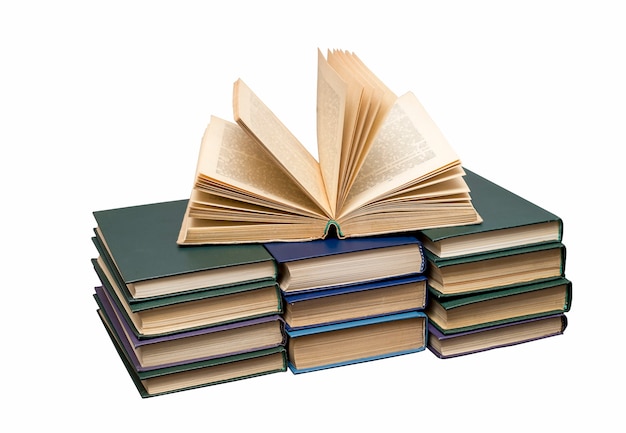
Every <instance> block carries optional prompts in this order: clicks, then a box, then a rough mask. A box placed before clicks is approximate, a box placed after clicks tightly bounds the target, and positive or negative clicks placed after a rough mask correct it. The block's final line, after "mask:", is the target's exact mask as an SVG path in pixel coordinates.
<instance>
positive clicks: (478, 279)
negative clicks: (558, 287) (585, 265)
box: [424, 242, 565, 297]
mask: <svg viewBox="0 0 626 433" xmlns="http://www.w3.org/2000/svg"><path fill="white" fill-rule="evenodd" d="M424 253H425V256H426V258H427V260H428V266H427V278H428V285H429V289H430V290H431V292H432V293H433V294H434V295H435V296H438V297H443V296H458V295H464V294H469V293H475V292H481V291H487V290H495V289H500V288H506V287H510V286H514V285H518V284H523V283H530V282H534V281H541V280H548V279H551V278H556V277H563V276H564V275H565V245H563V244H562V243H560V242H552V243H542V244H534V245H529V246H524V247H519V248H510V249H506V250H497V251H490V252H486V253H480V254H473V255H467V256H460V257H451V258H441V257H438V256H436V255H435V254H433V253H431V252H430V251H429V250H425V252H424Z"/></svg>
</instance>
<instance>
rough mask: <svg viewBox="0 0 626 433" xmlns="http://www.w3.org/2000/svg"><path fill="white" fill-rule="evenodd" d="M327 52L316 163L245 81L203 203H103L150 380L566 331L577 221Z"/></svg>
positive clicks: (103, 224) (135, 346)
mask: <svg viewBox="0 0 626 433" xmlns="http://www.w3.org/2000/svg"><path fill="white" fill-rule="evenodd" d="M327 54H328V55H327V58H324V56H323V55H322V53H321V52H318V83H317V86H318V87H317V88H318V94H317V107H318V110H317V138H318V140H317V145H318V149H317V150H318V155H319V162H318V160H317V159H315V158H314V157H313V156H312V155H311V154H310V153H309V152H308V151H307V149H306V148H305V147H304V146H303V145H302V144H301V143H300V141H298V139H297V138H296V137H295V136H294V135H293V134H292V133H291V132H290V131H289V130H288V129H287V128H286V127H285V125H283V124H282V123H281V121H280V120H279V119H278V118H277V117H276V116H275V115H274V113H273V112H272V111H271V110H270V109H269V107H267V106H266V105H265V104H264V103H263V101H262V100H261V98H259V97H258V96H257V95H256V94H255V93H254V92H253V91H252V89H250V88H249V87H248V86H247V85H246V84H245V83H244V82H243V81H242V80H241V79H239V80H237V81H236V82H235V83H234V86H233V114H234V119H233V120H234V122H230V121H227V120H223V119H220V118H217V117H215V116H214V117H212V118H211V121H210V122H209V124H208V126H207V128H206V130H205V133H204V136H203V138H202V142H201V145H200V152H199V156H198V163H197V166H196V171H195V176H194V182H193V187H192V188H191V194H190V196H189V200H179V201H172V202H163V203H154V204H149V205H140V206H132V207H126V208H119V209H110V210H105V211H98V212H94V216H95V219H96V221H97V227H96V228H95V236H94V237H93V242H94V244H95V246H96V248H97V251H98V254H99V255H98V257H97V258H95V259H93V260H92V262H93V266H94V269H95V270H96V272H97V274H98V276H99V279H100V281H101V283H102V285H101V287H97V288H96V293H95V295H94V297H95V299H96V301H97V303H98V305H99V308H98V313H99V315H100V317H101V319H102V322H103V324H104V325H105V328H106V330H107V331H108V332H109V335H110V337H111V340H112V341H113V343H114V345H115V347H116V348H117V350H118V352H119V354H120V357H121V359H122V360H123V362H124V364H125V365H126V367H127V369H128V371H129V373H130V375H131V377H132V378H133V380H134V381H135V383H136V385H137V388H138V389H139V391H140V393H141V395H142V396H144V397H145V396H153V395H159V394H163V393H169V392H174V391H179V390H183V389H189V388H195V387H200V386H205V385H211V384H216V383H222V382H227V381H232V380H237V379H243V378H249V377H253V376H257V375H261V374H268V373H273V372H281V371H287V369H290V370H291V371H292V372H293V373H303V372H310V371H315V370H321V369H327V368H331V367H337V366H343V365H347V364H355V363H360V362H364V361H370V360H374V359H381V358H386V357H391V356H396V355H402V354H407V353H414V352H419V351H423V350H424V349H425V348H426V347H427V346H428V347H429V348H430V349H431V350H432V351H433V352H435V353H436V354H437V355H438V356H440V357H444V358H445V357H450V356H458V355H463V354H468V353H472V352H475V351H480V350H486V349H490V348H495V347H500V346H504V345H508V344H514V343H519V342H523V341H529V340H532V339H536V338H540V337H545V336H550V335H556V334H559V333H562V332H563V330H564V329H565V326H566V324H567V322H566V318H565V315H564V312H566V311H567V310H568V309H569V305H570V301H571V283H570V282H569V281H568V280H567V279H566V278H565V273H564V268H565V247H564V245H563V244H562V242H561V241H562V230H563V227H562V222H561V220H560V219H559V218H558V217H556V216H555V215H553V214H551V213H549V212H547V211H545V210H543V209H541V208H539V207H538V206H535V205H533V204H532V203H530V202H528V201H526V200H524V199H522V198H520V197H518V196H516V195H514V194H512V193H510V192H509V191H507V190H505V189H503V188H500V187H498V186H497V185H495V184H493V183H491V182H489V181H487V180H486V179H483V178H482V177H480V176H478V175H476V174H475V173H473V172H471V171H469V170H464V168H463V166H462V164H461V161H460V159H459V157H458V156H457V155H456V153H455V152H454V150H453V149H452V147H451V146H450V144H449V143H448V142H447V140H446V139H445V137H444V136H443V134H442V133H441V131H439V129H438V127H437V126H436V125H435V123H434V122H433V121H432V119H431V118H430V116H429V115H428V113H427V112H426V111H425V110H424V107H423V106H422V105H421V104H420V102H419V101H418V100H417V98H416V97H415V96H414V95H413V94H412V93H411V92H407V93H405V94H403V95H400V96H398V95H396V94H395V93H393V92H392V91H391V90H390V89H389V88H388V87H387V86H386V85H385V84H384V83H383V82H382V81H381V80H380V79H378V77H376V76H375V75H374V74H373V73H372V72H371V71H370V70H369V69H368V68H367V67H366V66H365V64H364V63H363V62H362V61H361V60H360V59H359V58H358V57H356V55H354V54H352V53H348V52H345V51H338V50H335V51H328V53H327ZM470 191H471V193H472V195H471V197H470ZM427 301H428V302H427Z"/></svg>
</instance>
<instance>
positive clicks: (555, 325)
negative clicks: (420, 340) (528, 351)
mask: <svg viewBox="0 0 626 433" xmlns="http://www.w3.org/2000/svg"><path fill="white" fill-rule="evenodd" d="M566 327H567V317H565V314H562V313H561V314H552V315H549V316H543V317H534V318H532V319H523V320H519V321H516V322H510V323H505V324H500V325H495V326H490V327H487V328H481V329H474V330H471V331H466V332H460V333H457V334H443V333H442V332H441V331H440V330H439V329H437V327H436V326H434V325H433V324H432V323H429V324H428V344H427V347H428V349H429V350H430V351H431V352H432V353H434V354H435V355H436V356H437V357H439V358H442V359H446V358H454V357H457V356H462V355H469V354H472V353H477V352H484V351H486V350H491V349H497V348H501V347H506V346H513V345H516V344H521V343H527V342H529V341H534V340H539V339H542V338H547V337H552V336H555V335H561V334H563V332H564V331H565V328H566Z"/></svg>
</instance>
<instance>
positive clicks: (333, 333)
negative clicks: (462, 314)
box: [286, 311, 428, 374]
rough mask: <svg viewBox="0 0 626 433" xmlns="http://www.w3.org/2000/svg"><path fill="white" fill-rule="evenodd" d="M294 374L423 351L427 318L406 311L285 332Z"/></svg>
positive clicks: (417, 312)
mask: <svg viewBox="0 0 626 433" xmlns="http://www.w3.org/2000/svg"><path fill="white" fill-rule="evenodd" d="M286 332H287V353H288V360H289V369H290V370H291V372H292V373H294V374H300V373H307V372H311V371H317V370H323V369H327V368H334V367H340V366H345V365H350V364H357V363H362V362H368V361H373V360H377V359H383V358H389V357H392V356H399V355H405V354H409V353H415V352H420V351H423V350H424V349H425V347H426V341H427V338H428V318H427V316H426V314H424V313H423V312H421V311H409V312H404V313H398V314H390V315H386V316H379V317H372V318H368V319H361V320H352V321H348V322H341V323H335V324H330V325H323V326H314V327H309V328H303V329H298V330H289V329H288V330H286Z"/></svg>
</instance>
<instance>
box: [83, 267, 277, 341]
mask: <svg viewBox="0 0 626 433" xmlns="http://www.w3.org/2000/svg"><path fill="white" fill-rule="evenodd" d="M92 263H93V266H94V269H95V271H96V273H97V275H98V277H99V278H100V281H101V283H102V287H103V288H104V289H105V290H106V292H107V294H108V295H109V297H110V299H111V300H112V301H113V302H114V303H115V305H116V306H117V307H118V309H119V311H120V312H121V313H122V315H123V316H124V318H125V320H126V321H127V323H129V325H130V326H131V328H132V331H133V333H134V334H135V335H136V336H137V338H139V339H142V338H151V337H156V336H161V335H167V334H173V333H177V332H182V331H186V330H192V329H198V328H203V327H206V326H211V325H219V324H226V323H231V322H236V321H239V320H244V319H252V318H255V317H262V316H269V315H274V314H280V313H281V312H282V298H281V296H280V289H279V288H278V285H277V284H276V282H275V281H256V282H252V283H246V284H240V285H236V286H228V287H222V288H218V289H209V290H204V291H196V292H191V293H185V294H180V295H178V296H173V297H168V298H160V299H153V300H145V301H143V302H142V303H141V304H138V303H136V304H132V305H131V304H128V302H127V301H126V298H125V297H124V296H123V294H122V293H121V289H120V287H119V286H118V285H117V283H116V280H115V278H113V277H112V276H111V273H110V272H109V270H108V268H107V265H106V263H104V262H103V260H102V257H98V259H92ZM132 307H135V309H134V310H133V308H132Z"/></svg>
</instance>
